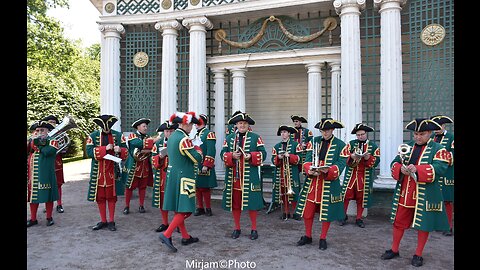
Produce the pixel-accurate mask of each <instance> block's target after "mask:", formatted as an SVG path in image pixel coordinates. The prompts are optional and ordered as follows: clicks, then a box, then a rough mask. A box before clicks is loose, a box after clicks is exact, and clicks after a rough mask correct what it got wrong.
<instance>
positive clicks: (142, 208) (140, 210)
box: [138, 205, 145, 213]
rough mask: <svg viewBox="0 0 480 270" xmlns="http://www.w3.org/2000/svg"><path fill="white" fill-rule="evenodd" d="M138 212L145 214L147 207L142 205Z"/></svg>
mask: <svg viewBox="0 0 480 270" xmlns="http://www.w3.org/2000/svg"><path fill="white" fill-rule="evenodd" d="M138 212H140V213H145V207H143V205H140V206H139V207H138Z"/></svg>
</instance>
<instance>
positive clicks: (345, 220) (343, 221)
mask: <svg viewBox="0 0 480 270" xmlns="http://www.w3.org/2000/svg"><path fill="white" fill-rule="evenodd" d="M347 220H348V216H347V215H345V218H344V219H343V220H342V221H340V224H339V225H340V226H344V225H345V224H347Z"/></svg>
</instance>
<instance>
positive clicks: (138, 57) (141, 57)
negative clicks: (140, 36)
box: [133, 52, 148, 68]
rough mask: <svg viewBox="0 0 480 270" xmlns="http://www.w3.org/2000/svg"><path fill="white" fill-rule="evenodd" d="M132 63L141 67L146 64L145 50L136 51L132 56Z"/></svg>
mask: <svg viewBox="0 0 480 270" xmlns="http://www.w3.org/2000/svg"><path fill="white" fill-rule="evenodd" d="M133 64H134V65H135V66H136V67H139V68H142V67H144V66H146V65H147V64H148V55H147V53H145V52H137V53H136V54H135V55H134V56H133Z"/></svg>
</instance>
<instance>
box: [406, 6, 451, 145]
mask: <svg viewBox="0 0 480 270" xmlns="http://www.w3.org/2000/svg"><path fill="white" fill-rule="evenodd" d="M403 10H404V14H403V17H402V22H403V26H402V36H403V37H402V44H403V49H404V51H403V64H404V65H403V69H404V70H403V72H404V109H405V112H404V120H405V123H404V124H407V123H408V122H409V121H411V120H412V119H414V118H424V117H430V116H432V115H437V114H443V115H447V116H449V117H451V118H452V119H453V118H454V4H453V0H437V1H426V0H411V1H408V2H407V5H406V6H405V7H404V9H403ZM433 23H435V24H440V25H442V26H443V27H444V28H445V33H446V34H445V38H444V40H443V41H442V42H441V43H439V44H438V45H434V46H428V45H426V44H424V43H423V42H422V40H421V38H420V34H421V32H422V30H423V29H424V27H425V26H427V25H429V24H433ZM448 129H449V130H452V131H453V125H452V126H449V127H448ZM404 138H405V139H411V138H412V133H411V132H405V136H404Z"/></svg>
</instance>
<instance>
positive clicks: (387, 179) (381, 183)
mask: <svg viewBox="0 0 480 270" xmlns="http://www.w3.org/2000/svg"><path fill="white" fill-rule="evenodd" d="M396 184H397V181H396V180H395V179H393V178H392V177H391V176H385V175H379V176H378V178H377V179H375V180H374V181H373V188H374V189H395V185H396Z"/></svg>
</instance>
